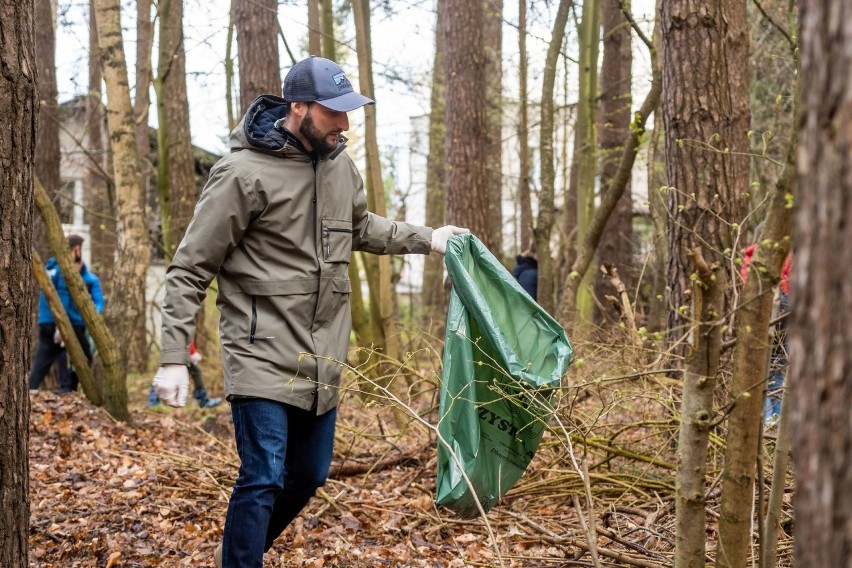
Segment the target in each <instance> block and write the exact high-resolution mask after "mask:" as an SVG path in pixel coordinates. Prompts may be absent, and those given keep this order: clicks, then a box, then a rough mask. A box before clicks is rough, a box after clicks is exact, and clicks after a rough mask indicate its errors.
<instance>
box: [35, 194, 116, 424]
mask: <svg viewBox="0 0 852 568" xmlns="http://www.w3.org/2000/svg"><path fill="white" fill-rule="evenodd" d="M35 203H36V207H38V211H39V213H40V214H41V218H42V220H44V224H45V226H46V227H47V235H48V237H49V238H50V246H51V248H52V250H53V255H54V257H55V258H56V261H57V262H58V263H59V271H60V273H61V274H62V279H63V280H64V281H65V285H66V286H67V287H68V292H69V294H70V295H71V299H72V300H73V301H74V305H76V306H77V311H79V312H80V316H81V317H82V318H83V323H84V324H85V326H86V329H87V330H88V331H89V333H90V334H91V335H92V339H93V340H94V341H95V347H96V349H97V356H98V357H100V359H101V361H102V363H103V368H104V378H103V391H101V390H100V387H99V386H96V388H94V389H91V390H92V391H94V392H93V393H90V389H86V385H85V384H83V388H84V392H85V393H86V396H87V397H88V398H89V400H91V401H92V403H94V404H96V405H101V404H102V402H103V403H108V401H109V399H107V397H106V393H107V392H108V391H109V390H110V389H113V390H114V389H115V388H116V387H115V385H123V384H125V376H126V371H125V367H124V363H123V361H122V358H121V353H120V351H119V349H118V347H117V343H116V340H115V339H114V336H113V334H112V331H111V328H110V327H109V326H108V325H107V323H106V322H105V321H104V318H102V317H101V316H100V314H98V311H97V309H96V308H95V303H94V301H92V296H91V295H90V294H89V291H88V289H87V288H86V284H85V283H84V282H83V278H82V277H81V276H80V272H79V271H78V270H75V269H74V266H73V264H72V263H71V259H70V258H68V254H67V250H68V242H67V241H66V240H65V237H64V235H63V234H62V225H61V224H60V222H59V215H57V213H56V208H55V207H53V204H52V203H51V201H50V199H49V198H48V196H47V192H46V191H44V188H42V187H41V185H40V184H39V182H38V180H36V183H35ZM69 333H70V331H69V330H62V335H63V337H71V336H73V333H71V334H70V335H69ZM76 364H77V363H76V362H75V366H76ZM125 393H126V386H125ZM90 394H92V396H90ZM112 404H113V405H115V407H116V408H118V411H117V412H115V413H113V412H112V408H113V406H110V405H109V404H105V407H106V409H107V411H108V412H109V413H110V414H112V415H113V416H114V417H115V418H117V419H119V420H127V419H128V418H129V414H126V413H127V404H126V394H125V404H124V407H123V411H124V412H122V407H121V405H120V404H116V403H114V402H113V403H112Z"/></svg>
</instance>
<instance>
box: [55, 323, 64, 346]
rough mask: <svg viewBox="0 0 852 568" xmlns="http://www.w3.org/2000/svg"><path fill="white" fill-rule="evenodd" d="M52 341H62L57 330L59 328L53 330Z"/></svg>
mask: <svg viewBox="0 0 852 568" xmlns="http://www.w3.org/2000/svg"><path fill="white" fill-rule="evenodd" d="M53 342H54V343H55V344H57V345H59V344H60V343H62V334H61V333H60V332H59V328H58V327H57V328H56V331H54V332H53Z"/></svg>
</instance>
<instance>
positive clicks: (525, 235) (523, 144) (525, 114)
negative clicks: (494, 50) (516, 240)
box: [518, 0, 533, 250]
mask: <svg viewBox="0 0 852 568" xmlns="http://www.w3.org/2000/svg"><path fill="white" fill-rule="evenodd" d="M528 63H529V62H528V58H527V0H518V157H519V159H518V164H519V168H520V172H519V175H518V206H519V207H520V209H521V212H520V225H521V227H520V233H519V234H520V247H521V250H526V248H527V247H529V246H530V244H531V243H532V242H533V241H532V237H533V218H532V198H531V195H530V193H531V187H530V185H531V180H530V148H529V133H528V130H529V103H528V100H529V99H528V96H527V69H528V66H529V65H528Z"/></svg>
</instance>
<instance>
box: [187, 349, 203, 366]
mask: <svg viewBox="0 0 852 568" xmlns="http://www.w3.org/2000/svg"><path fill="white" fill-rule="evenodd" d="M201 359H203V357H202V356H201V353H199V352H198V351H196V352H195V353H190V354H189V362H190V363H196V364H197V363H198V362H199V361H201Z"/></svg>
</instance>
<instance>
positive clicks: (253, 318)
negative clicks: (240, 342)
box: [249, 296, 257, 344]
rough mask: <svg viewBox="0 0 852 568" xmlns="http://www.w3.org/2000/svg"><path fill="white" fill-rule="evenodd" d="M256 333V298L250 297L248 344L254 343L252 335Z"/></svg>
mask: <svg viewBox="0 0 852 568" xmlns="http://www.w3.org/2000/svg"><path fill="white" fill-rule="evenodd" d="M256 332H257V296H252V297H251V329H250V330H249V344H251V343H254V335H255V333H256Z"/></svg>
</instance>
